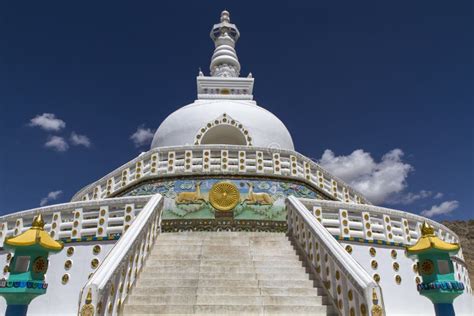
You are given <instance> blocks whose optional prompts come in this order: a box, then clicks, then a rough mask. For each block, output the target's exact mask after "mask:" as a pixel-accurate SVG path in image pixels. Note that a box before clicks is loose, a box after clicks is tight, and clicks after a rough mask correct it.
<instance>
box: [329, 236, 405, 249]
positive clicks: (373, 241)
mask: <svg viewBox="0 0 474 316" xmlns="http://www.w3.org/2000/svg"><path fill="white" fill-rule="evenodd" d="M333 237H334V238H336V240H340V241H351V242H360V243H363V244H376V245H385V246H393V247H405V246H406V245H405V244H404V243H401V242H393V241H385V240H378V239H364V238H358V237H342V236H339V235H333Z"/></svg>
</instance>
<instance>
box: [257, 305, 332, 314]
mask: <svg viewBox="0 0 474 316" xmlns="http://www.w3.org/2000/svg"><path fill="white" fill-rule="evenodd" d="M327 311H328V308H327V307H326V306H324V305H318V306H304V305H303V306H301V305H291V306H285V305H265V306H264V307H263V313H264V315H269V314H270V315H278V314H281V315H313V316H317V315H327Z"/></svg>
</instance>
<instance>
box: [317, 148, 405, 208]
mask: <svg viewBox="0 0 474 316" xmlns="http://www.w3.org/2000/svg"><path fill="white" fill-rule="evenodd" d="M402 157H403V151H402V150H401V149H393V150H391V151H389V152H388V153H386V154H385V155H384V156H383V157H382V160H381V161H380V162H375V161H374V159H373V158H372V156H371V155H370V153H367V152H364V151H363V150H362V149H358V150H355V151H354V152H352V153H351V154H350V155H349V156H335V155H334V153H333V152H332V151H331V150H329V149H326V150H325V151H324V153H323V155H322V157H321V159H320V160H319V164H320V165H321V166H322V167H323V168H325V169H327V170H328V171H329V172H331V173H332V174H334V175H336V176H338V177H340V178H341V179H343V180H344V181H346V182H347V183H349V184H350V185H351V186H352V187H354V188H355V189H357V190H358V191H360V192H361V193H362V194H364V195H365V196H366V197H367V198H368V199H369V200H371V201H372V202H373V203H382V202H384V201H386V200H387V199H388V198H389V197H391V196H393V194H396V193H399V192H401V191H402V190H403V189H405V188H406V186H407V184H406V178H407V176H408V173H409V172H410V171H412V170H413V167H412V166H411V165H409V164H407V163H404V162H403V161H402Z"/></svg>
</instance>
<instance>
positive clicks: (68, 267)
mask: <svg viewBox="0 0 474 316" xmlns="http://www.w3.org/2000/svg"><path fill="white" fill-rule="evenodd" d="M71 267H72V260H69V259H68V260H66V262H64V269H66V270H69V269H71Z"/></svg>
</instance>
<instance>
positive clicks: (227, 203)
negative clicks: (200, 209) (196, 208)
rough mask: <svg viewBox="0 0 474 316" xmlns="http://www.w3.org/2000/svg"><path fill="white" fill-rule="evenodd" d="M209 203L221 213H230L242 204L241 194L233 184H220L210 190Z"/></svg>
mask: <svg viewBox="0 0 474 316" xmlns="http://www.w3.org/2000/svg"><path fill="white" fill-rule="evenodd" d="M209 202H211V205H212V206H213V207H214V208H215V209H216V210H219V211H229V210H231V209H233V208H234V207H236V206H237V204H239V202H240V192H239V189H238V188H237V186H236V185H235V184H233V183H231V182H218V183H216V184H214V185H213V186H212V188H211V190H209Z"/></svg>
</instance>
